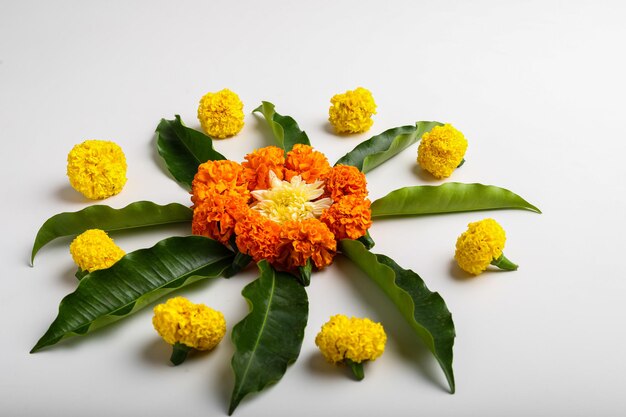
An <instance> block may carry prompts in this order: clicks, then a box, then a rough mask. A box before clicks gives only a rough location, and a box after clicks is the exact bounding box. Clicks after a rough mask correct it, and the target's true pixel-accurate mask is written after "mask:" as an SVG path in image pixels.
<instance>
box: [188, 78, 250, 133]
mask: <svg viewBox="0 0 626 417" xmlns="http://www.w3.org/2000/svg"><path fill="white" fill-rule="evenodd" d="M198 120H199V121H200V126H202V130H204V131H205V132H206V134H207V135H209V136H211V137H213V138H216V139H224V138H227V137H230V136H234V135H236V134H237V133H239V131H241V129H242V128H243V103H242V102H241V100H240V99H239V96H238V95H237V94H235V93H233V92H232V91H230V90H229V89H227V88H225V89H223V90H222V91H218V92H217V93H206V94H205V95H204V96H203V97H202V98H201V99H200V105H199V106H198Z"/></svg>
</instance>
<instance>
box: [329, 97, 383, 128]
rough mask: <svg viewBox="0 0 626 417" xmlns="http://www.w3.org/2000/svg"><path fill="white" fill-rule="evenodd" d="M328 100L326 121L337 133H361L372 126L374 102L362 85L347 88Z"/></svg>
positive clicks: (374, 112) (374, 109) (374, 111)
mask: <svg viewBox="0 0 626 417" xmlns="http://www.w3.org/2000/svg"><path fill="white" fill-rule="evenodd" d="M330 102H331V104H332V106H330V108H329V109H328V121H329V122H330V123H331V124H332V125H333V127H334V128H335V131H337V133H362V132H366V131H367V130H369V128H370V127H372V124H373V123H374V121H373V120H372V115H373V114H376V103H375V102H374V97H373V96H372V93H371V92H370V91H369V90H367V89H365V88H363V87H359V88H357V89H356V90H348V91H346V92H345V93H343V94H336V95H334V96H333V98H331V99H330Z"/></svg>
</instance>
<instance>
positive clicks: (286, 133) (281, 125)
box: [252, 101, 311, 154]
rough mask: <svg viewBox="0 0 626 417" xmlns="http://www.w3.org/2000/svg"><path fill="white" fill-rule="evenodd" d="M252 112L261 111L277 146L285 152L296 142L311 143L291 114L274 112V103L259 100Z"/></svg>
mask: <svg viewBox="0 0 626 417" xmlns="http://www.w3.org/2000/svg"><path fill="white" fill-rule="evenodd" d="M252 112H253V113H255V112H257V113H261V114H262V115H263V117H265V121H266V122H267V124H268V125H269V127H270V129H271V130H272V134H273V135H274V139H276V143H277V145H278V147H279V148H282V149H283V150H284V151H285V154H286V153H287V152H289V151H290V150H291V148H293V145H295V144H297V143H300V144H303V145H309V146H310V145H311V142H310V141H309V137H308V136H307V134H306V132H304V131H303V130H301V129H300V126H298V123H297V122H296V121H295V120H294V119H293V118H292V117H291V116H283V115H280V114H278V113H276V111H275V110H274V105H273V104H272V103H270V102H269V101H263V102H261V105H260V106H259V107H257V108H256V109H254V110H253V111H252Z"/></svg>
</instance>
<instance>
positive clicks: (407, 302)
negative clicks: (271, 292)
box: [339, 239, 455, 393]
mask: <svg viewBox="0 0 626 417" xmlns="http://www.w3.org/2000/svg"><path fill="white" fill-rule="evenodd" d="M339 245H340V250H341V252H342V253H343V254H344V255H345V256H347V257H348V258H349V259H350V260H351V261H352V262H354V263H355V264H356V265H357V266H358V267H359V268H360V269H361V270H362V271H363V272H365V273H366V274H367V275H368V276H369V277H370V278H371V279H372V280H373V281H374V282H375V283H376V284H377V285H378V286H379V287H380V288H381V289H382V290H383V291H384V293H385V294H386V295H387V297H389V298H390V299H391V301H393V303H394V304H395V305H396V307H397V308H398V310H399V311H400V313H402V315H403V316H404V318H405V319H406V320H407V322H408V323H409V325H410V326H411V327H412V328H413V331H414V332H415V333H416V334H417V335H418V336H419V337H420V338H421V339H422V340H423V341H424V343H426V346H428V349H430V351H431V352H432V353H433V355H435V358H436V359H437V361H438V362H439V365H440V366H441V369H442V370H443V373H444V374H445V376H446V379H447V380H448V385H449V386H450V392H452V393H454V391H455V385H454V372H453V370H452V347H453V345H454V337H455V331H454V323H453V322H452V315H451V314H450V311H448V307H447V306H446V303H445V302H444V301H443V298H441V296H440V295H439V293H436V292H431V291H430V290H429V289H428V288H427V287H426V284H425V283H424V281H423V280H422V278H420V276H419V275H417V274H416V273H415V272H413V271H411V270H410V269H408V270H407V269H402V268H401V267H400V266H398V264H396V263H395V262H394V261H393V260H392V259H390V258H388V257H387V256H385V255H378V254H373V253H371V252H370V251H368V250H367V249H366V248H365V246H363V244H362V243H361V242H359V241H356V240H350V239H344V240H341V241H340V243H339Z"/></svg>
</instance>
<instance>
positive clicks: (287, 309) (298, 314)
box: [228, 261, 309, 415]
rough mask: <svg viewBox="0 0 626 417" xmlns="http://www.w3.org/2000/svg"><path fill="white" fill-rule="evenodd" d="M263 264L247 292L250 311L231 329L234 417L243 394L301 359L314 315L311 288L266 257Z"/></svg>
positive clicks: (262, 385) (271, 380)
mask: <svg viewBox="0 0 626 417" xmlns="http://www.w3.org/2000/svg"><path fill="white" fill-rule="evenodd" d="M258 266H259V270H260V272H261V275H260V276H259V278H258V279H257V280H255V281H253V282H252V283H251V284H249V285H247V286H246V287H245V288H244V289H243V291H242V295H243V296H244V297H245V298H246V299H247V300H248V304H249V305H250V314H248V315H247V316H246V317H245V318H244V319H243V320H242V321H240V322H239V323H237V324H236V325H235V327H233V331H232V333H231V338H232V341H233V344H234V345H235V353H234V355H233V359H232V362H231V364H232V368H233V371H234V372H235V387H234V389H233V393H232V396H231V399H230V407H229V409H228V414H229V415H230V414H232V413H233V411H235V408H237V405H238V404H239V402H240V401H241V400H242V398H243V397H245V396H246V395H248V394H250V393H252V392H257V391H261V390H262V389H263V388H265V387H266V386H267V385H269V384H272V383H275V382H277V381H278V380H280V378H282V376H283V375H284V374H285V371H286V370H287V365H289V364H290V363H292V362H294V361H295V360H296V359H297V358H298V355H299V354H300V347H301V345H302V339H303V338H304V328H305V327H306V323H307V319H308V314H309V301H308V299H307V294H306V291H305V289H304V287H303V286H302V285H301V284H300V283H298V281H297V280H296V278H295V277H294V276H293V275H290V274H288V273H285V272H277V271H275V270H274V269H273V268H272V267H271V266H270V265H269V264H268V263H267V262H266V261H261V262H259V263H258Z"/></svg>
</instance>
